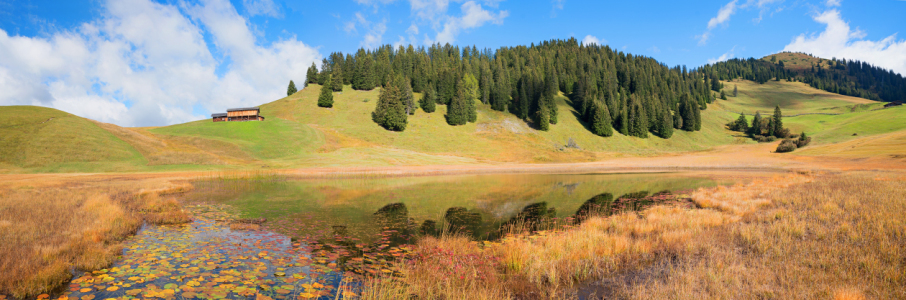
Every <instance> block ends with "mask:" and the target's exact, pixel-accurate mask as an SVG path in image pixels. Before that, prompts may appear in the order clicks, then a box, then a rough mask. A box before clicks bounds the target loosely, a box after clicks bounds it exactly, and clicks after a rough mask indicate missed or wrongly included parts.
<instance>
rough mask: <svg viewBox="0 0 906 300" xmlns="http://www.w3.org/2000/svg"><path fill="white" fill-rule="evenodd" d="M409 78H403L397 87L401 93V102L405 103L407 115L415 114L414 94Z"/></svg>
mask: <svg viewBox="0 0 906 300" xmlns="http://www.w3.org/2000/svg"><path fill="white" fill-rule="evenodd" d="M410 82H411V81H410V80H409V78H408V77H407V78H404V79H403V80H402V81H401V83H400V87H398V88H399V89H400V90H401V91H402V92H403V93H402V96H403V104H405V105H406V113H407V114H409V115H414V114H415V96H413V95H412V84H411V83H410Z"/></svg>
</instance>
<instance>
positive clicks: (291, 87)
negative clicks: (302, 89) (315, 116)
mask: <svg viewBox="0 0 906 300" xmlns="http://www.w3.org/2000/svg"><path fill="white" fill-rule="evenodd" d="M296 92H298V90H296V83H294V82H293V81H292V80H290V81H289V87H287V88H286V95H287V96H290V95H292V94H295V93H296Z"/></svg>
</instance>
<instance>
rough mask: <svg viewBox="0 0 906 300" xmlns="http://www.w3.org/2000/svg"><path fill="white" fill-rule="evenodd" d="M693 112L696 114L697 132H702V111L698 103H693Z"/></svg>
mask: <svg viewBox="0 0 906 300" xmlns="http://www.w3.org/2000/svg"><path fill="white" fill-rule="evenodd" d="M692 112H693V113H694V114H695V131H701V130H702V111H701V106H699V105H698V103H692Z"/></svg>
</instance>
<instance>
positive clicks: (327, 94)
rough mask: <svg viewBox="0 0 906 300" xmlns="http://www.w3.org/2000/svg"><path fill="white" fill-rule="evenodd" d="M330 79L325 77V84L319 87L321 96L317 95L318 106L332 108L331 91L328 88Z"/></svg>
mask: <svg viewBox="0 0 906 300" xmlns="http://www.w3.org/2000/svg"><path fill="white" fill-rule="evenodd" d="M331 80H332V79H331V78H330V77H327V82H325V83H324V85H322V86H321V94H320V95H318V106H320V107H333V91H332V88H331V87H330V82H331Z"/></svg>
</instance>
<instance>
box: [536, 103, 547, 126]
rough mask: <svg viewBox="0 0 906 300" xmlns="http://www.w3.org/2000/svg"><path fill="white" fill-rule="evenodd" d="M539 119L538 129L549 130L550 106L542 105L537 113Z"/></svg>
mask: <svg viewBox="0 0 906 300" xmlns="http://www.w3.org/2000/svg"><path fill="white" fill-rule="evenodd" d="M536 116H537V120H538V129H540V130H542V131H548V130H550V128H551V116H550V106H547V105H541V107H540V109H538V112H537V113H536Z"/></svg>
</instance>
